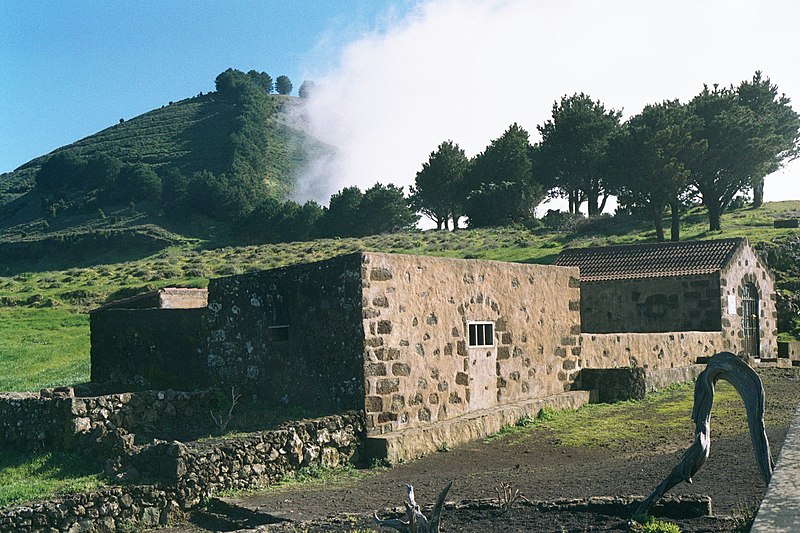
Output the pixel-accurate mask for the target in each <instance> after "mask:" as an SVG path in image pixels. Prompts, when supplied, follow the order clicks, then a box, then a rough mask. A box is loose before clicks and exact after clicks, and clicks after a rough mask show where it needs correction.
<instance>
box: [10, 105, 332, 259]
mask: <svg viewBox="0 0 800 533" xmlns="http://www.w3.org/2000/svg"><path fill="white" fill-rule="evenodd" d="M301 105H303V101H302V100H300V99H298V98H294V97H290V96H281V95H273V94H266V93H265V92H264V91H260V92H256V91H251V92H250V93H247V92H242V93H237V94H234V95H230V94H225V95H221V94H220V93H217V92H214V93H209V94H206V95H200V96H197V97H194V98H189V99H186V100H182V101H179V102H175V103H172V102H171V103H170V104H169V105H166V106H163V107H162V108H160V109H155V110H153V111H150V112H148V113H145V114H143V115H140V116H138V117H135V118H132V119H130V120H127V121H121V122H120V123H119V124H116V125H114V126H112V127H110V128H107V129H105V130H102V131H100V132H98V133H96V134H94V135H91V136H89V137H86V138H84V139H81V140H79V141H76V142H74V143H72V144H70V145H67V146H64V147H61V148H59V149H57V150H55V151H53V152H52V153H50V154H47V155H44V156H41V157H38V158H36V159H33V160H32V161H29V162H28V163H26V164H24V165H22V166H21V167H20V168H18V169H16V170H15V171H13V172H9V173H5V174H2V175H0V257H3V259H4V261H3V262H2V264H1V265H0V267H6V268H11V269H12V270H15V271H16V270H19V269H26V268H29V267H32V266H33V267H35V264H36V263H40V262H41V261H38V259H37V258H41V257H42V256H47V257H48V258H49V261H50V262H48V263H47V264H42V265H40V266H42V267H44V268H61V267H66V266H71V265H73V264H96V263H97V262H99V261H103V260H111V258H117V259H119V258H120V257H119V256H120V255H121V258H133V257H137V256H138V257H141V256H143V255H147V254H148V253H152V252H154V251H156V250H159V249H162V248H164V247H165V246H169V245H180V244H184V243H185V242H187V241H186V239H187V238H192V237H201V238H203V239H209V238H214V237H215V236H216V235H221V239H222V240H225V239H226V238H225V236H224V233H225V231H227V229H228V224H227V223H228V222H229V221H228V220H220V217H219V216H218V214H217V213H214V212H213V210H212V209H211V207H213V206H211V207H209V208H208V209H204V205H203V201H202V200H201V201H196V200H195V199H194V198H187V197H185V196H186V195H187V194H189V193H190V192H191V191H189V192H187V191H186V188H187V187H189V188H192V190H194V191H197V190H199V191H201V193H202V194H205V195H206V198H209V199H208V200H207V201H206V203H207V204H213V203H214V202H215V201H217V200H218V199H219V198H220V196H221V195H220V191H222V192H223V193H224V192H225V189H224V188H225V187H227V188H228V189H237V190H238V191H239V192H237V193H236V194H235V195H234V194H232V196H234V200H232V202H233V203H235V202H239V204H236V205H235V206H234V208H238V209H240V210H242V212H244V211H245V210H247V209H249V208H251V207H252V205H254V204H255V203H256V202H257V201H259V198H266V197H271V198H276V199H278V200H284V199H286V198H287V197H288V195H289V194H290V193H291V191H292V189H293V187H294V184H295V181H296V179H297V176H298V174H299V173H300V172H301V171H302V168H303V166H304V165H305V163H306V161H307V158H308V157H309V154H313V153H314V152H315V151H324V150H326V149H327V148H326V147H325V146H323V145H322V144H320V143H319V142H317V141H315V140H314V139H313V138H310V137H309V136H307V135H306V133H305V132H304V131H302V129H300V128H296V127H294V126H293V125H292V122H291V121H290V120H289V118H288V117H289V116H290V112H291V111H292V110H293V109H295V108H296V107H298V106H301ZM100 156H102V157H106V158H107V159H110V160H112V161H115V162H118V163H116V164H117V165H120V166H122V165H125V166H131V165H137V168H145V169H147V170H148V171H152V172H153V173H154V174H153V175H155V176H158V178H156V179H158V180H160V182H161V183H158V187H159V191H158V195H157V196H153V197H149V196H148V197H143V198H142V199H141V200H139V199H138V198H128V197H127V196H126V194H127V192H126V191H127V190H129V189H130V184H129V183H127V184H126V183H122V179H121V178H120V179H117V181H116V182H111V183H107V184H98V183H97V181H98V180H97V179H96V176H94V175H93V174H92V167H91V164H92V162H93V161H94V160H96V159H97V158H98V157H100ZM59 158H61V159H66V158H72V159H75V160H77V161H79V162H80V163H81V164H82V165H84V167H85V168H82V169H80V173H79V174H78V177H77V178H75V177H71V176H70V170H69V169H57V171H56V172H55V174H54V177H52V178H50V182H49V183H48V184H47V186H44V185H43V180H42V182H40V183H39V184H38V185H37V181H36V178H37V174H38V173H39V172H40V170H41V169H42V167H43V166H46V165H48V162H50V164H51V167H52V166H53V165H54V164H55V163H54V162H55V161H60V160H61V159H59ZM93 158H94V159H93ZM116 170H117V171H119V169H116ZM59 171H60V172H59ZM51 174H53V173H52V172H51ZM175 176H178V177H177V178H176V177H175ZM40 179H41V178H40ZM176 183H177V185H176ZM176 187H182V189H176ZM162 189H163V193H162V192H161V191H162ZM242 191H243V192H242ZM201 193H196V194H197V195H199V194H201ZM181 195H183V196H181ZM205 207H208V206H205ZM32 260H33V262H32Z"/></svg>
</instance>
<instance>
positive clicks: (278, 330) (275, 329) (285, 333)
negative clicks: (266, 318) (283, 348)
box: [267, 326, 289, 342]
mask: <svg viewBox="0 0 800 533" xmlns="http://www.w3.org/2000/svg"><path fill="white" fill-rule="evenodd" d="M267 331H268V332H269V340H270V341H272V342H286V341H288V340H289V326H270V327H269V328H267Z"/></svg>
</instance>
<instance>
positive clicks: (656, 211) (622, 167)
mask: <svg viewBox="0 0 800 533" xmlns="http://www.w3.org/2000/svg"><path fill="white" fill-rule="evenodd" d="M695 127H697V120H696V119H694V117H692V116H691V114H690V113H689V112H688V110H687V109H686V106H685V105H682V104H681V103H680V102H678V101H677V100H673V101H667V102H663V103H660V104H655V105H648V106H646V107H645V108H644V109H643V110H642V112H641V113H639V114H638V115H635V116H633V117H631V118H630V119H629V120H628V121H627V122H626V123H625V124H624V125H623V128H622V131H621V132H620V133H619V134H618V135H615V136H614V137H613V138H612V139H611V140H610V141H609V145H608V151H607V160H606V163H607V169H606V173H607V174H608V178H607V183H608V184H609V187H610V189H611V190H612V191H613V192H614V193H616V194H617V196H618V198H619V202H620V205H625V206H628V207H640V208H642V209H644V210H645V211H646V212H647V213H648V215H649V216H650V218H651V219H652V221H653V225H654V226H655V229H656V238H657V239H658V240H659V241H663V240H664V227H663V216H664V211H665V209H666V207H667V206H670V207H671V208H672V219H673V224H672V240H673V241H677V240H679V232H680V223H679V222H680V218H679V217H680V215H679V208H678V205H679V204H680V202H679V197H680V195H681V192H682V191H684V190H686V189H687V187H688V186H689V176H690V173H689V170H688V169H687V164H688V163H689V162H690V161H692V159H693V158H694V157H696V156H697V155H698V154H699V153H700V152H701V151H702V148H703V145H702V144H701V145H697V144H696V143H695V142H693V141H692V131H693V128H695Z"/></svg>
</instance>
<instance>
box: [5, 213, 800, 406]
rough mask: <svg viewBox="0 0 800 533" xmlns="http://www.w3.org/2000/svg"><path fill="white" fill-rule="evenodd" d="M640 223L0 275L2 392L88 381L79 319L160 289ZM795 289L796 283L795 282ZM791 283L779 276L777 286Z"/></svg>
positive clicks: (745, 218) (633, 231)
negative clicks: (353, 258) (375, 255)
mask: <svg viewBox="0 0 800 533" xmlns="http://www.w3.org/2000/svg"><path fill="white" fill-rule="evenodd" d="M798 215H800V201H793V202H773V203H768V204H765V206H763V207H762V208H760V209H751V208H748V207H745V208H741V209H737V210H733V211H731V212H729V213H727V214H725V215H724V216H723V221H722V222H723V230H722V231H720V232H708V231H707V226H706V224H707V222H706V219H705V215H704V211H703V209H701V208H696V209H694V210H693V211H691V212H689V213H688V214H687V215H686V217H685V222H684V225H683V227H682V232H683V233H682V235H683V237H684V239H696V238H700V239H705V238H725V237H734V236H737V237H738V236H746V237H748V238H749V239H750V240H751V242H753V243H759V242H770V241H773V240H775V239H787V238H788V237H790V236H792V235H794V234H796V233H797V230H791V229H788V230H787V229H775V228H773V227H772V220H773V219H774V218H776V217H778V218H780V217H785V216H798ZM654 238H655V232H654V230H652V229H651V227H650V224H649V223H648V222H647V221H642V220H638V219H635V218H632V217H602V218H600V219H597V220H587V221H582V222H580V223H578V224H577V225H574V226H573V227H569V228H547V227H540V228H535V229H526V228H523V227H508V228H486V229H476V230H459V231H451V232H446V231H425V232H420V231H412V232H403V233H394V234H386V235H375V236H370V237H364V238H360V239H358V238H342V239H320V240H316V241H311V242H293V243H282V244H265V245H253V246H241V247H219V248H204V243H203V242H202V241H192V242H189V243H187V244H185V245H183V246H174V247H170V248H166V249H164V250H161V251H160V252H158V253H155V254H153V255H151V256H149V257H146V258H144V259H140V260H136V261H125V262H119V263H108V264H103V265H97V266H92V267H85V268H68V269H64V270H54V271H29V272H21V273H19V274H15V275H13V276H9V277H0V368H2V369H3V372H2V374H0V390H13V391H23V390H37V389H39V388H41V387H45V386H53V385H63V384H71V383H77V382H81V381H86V380H87V379H88V377H89V376H88V369H89V360H88V357H89V328H88V317H87V315H86V314H85V313H87V311H88V310H90V309H92V308H94V307H97V306H99V305H101V304H103V303H105V302H106V301H109V300H115V299H120V298H124V297H128V296H132V295H134V294H137V293H140V292H144V291H147V290H153V289H156V288H159V287H165V286H179V287H204V286H206V285H207V284H208V280H209V279H210V278H215V277H221V276H228V275H232V274H242V273H245V272H252V271H257V270H265V269H269V268H275V267H279V266H285V265H291V264H297V263H304V262H311V261H318V260H321V259H326V258H329V257H333V256H336V255H340V254H343V253H348V252H354V251H358V250H364V251H377V252H392V253H406V254H421V255H434V256H442V257H460V258H472V259H488V260H499V261H517V262H528V263H544V264H546V263H551V262H552V261H553V260H554V259H555V257H556V256H557V255H558V253H559V252H560V251H561V250H562V249H563V248H564V247H585V246H602V245H610V244H629V243H642V242H652V241H653V240H654ZM795 281H796V280H795ZM789 282H792V279H791V278H785V279H783V280H782V283H789Z"/></svg>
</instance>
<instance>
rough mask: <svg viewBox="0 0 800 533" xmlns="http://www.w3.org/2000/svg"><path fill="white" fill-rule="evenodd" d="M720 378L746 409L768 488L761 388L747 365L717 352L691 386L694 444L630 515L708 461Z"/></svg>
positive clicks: (641, 512) (768, 458) (769, 463)
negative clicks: (712, 415) (737, 396)
mask: <svg viewBox="0 0 800 533" xmlns="http://www.w3.org/2000/svg"><path fill="white" fill-rule="evenodd" d="M720 379H724V380H725V381H727V382H729V383H730V384H731V385H733V387H734V388H735V389H736V391H737V392H738V393H739V396H741V397H742V401H743V402H744V406H745V409H746V410H747V424H748V426H749V428H750V440H751V442H752V443H753V453H754V454H755V457H756V463H758V469H759V470H760V471H761V477H763V478H764V481H765V482H766V483H767V484H768V485H769V480H770V479H771V478H772V470H773V469H774V464H773V462H772V455H771V454H770V451H769V440H768V439H767V432H766V430H765V429H764V386H763V385H762V384H761V379H760V378H759V377H758V374H756V373H755V372H754V371H753V369H752V368H750V367H749V366H748V365H747V363H745V362H744V361H742V360H741V359H739V358H738V357H736V356H735V355H733V354H732V353H730V352H720V353H718V354H716V355H714V356H712V357H711V358H710V359H709V361H708V365H707V366H706V369H705V370H703V372H701V373H700V375H699V376H698V377H697V383H696V384H695V387H694V407H693V408H692V420H694V422H695V430H694V443H692V445H691V446H690V447H689V449H688V450H686V452H685V453H684V454H683V458H682V459H681V462H680V463H679V464H678V465H676V466H675V468H673V469H672V472H670V474H669V476H667V477H666V478H665V479H664V481H662V482H661V484H660V485H658V487H656V489H655V490H654V491H653V493H652V494H651V495H650V496H648V497H647V499H646V500H644V501H643V502H642V504H641V505H640V506H639V508H638V509H637V510H636V512H635V513H634V516H641V515H645V514H647V513H648V511H649V510H650V507H652V506H653V504H654V503H655V502H656V501H658V499H659V498H661V496H663V495H664V493H666V492H667V491H668V490H669V489H671V488H672V487H674V486H675V485H677V484H678V483H680V482H681V481H685V482H687V483H691V482H692V476H694V475H695V474H696V473H697V471H698V470H700V468H701V467H702V466H703V464H704V463H705V462H706V459H708V454H709V453H710V451H711V424H710V418H711V407H712V405H713V403H714V386H715V385H716V383H717V381H718V380H720Z"/></svg>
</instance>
